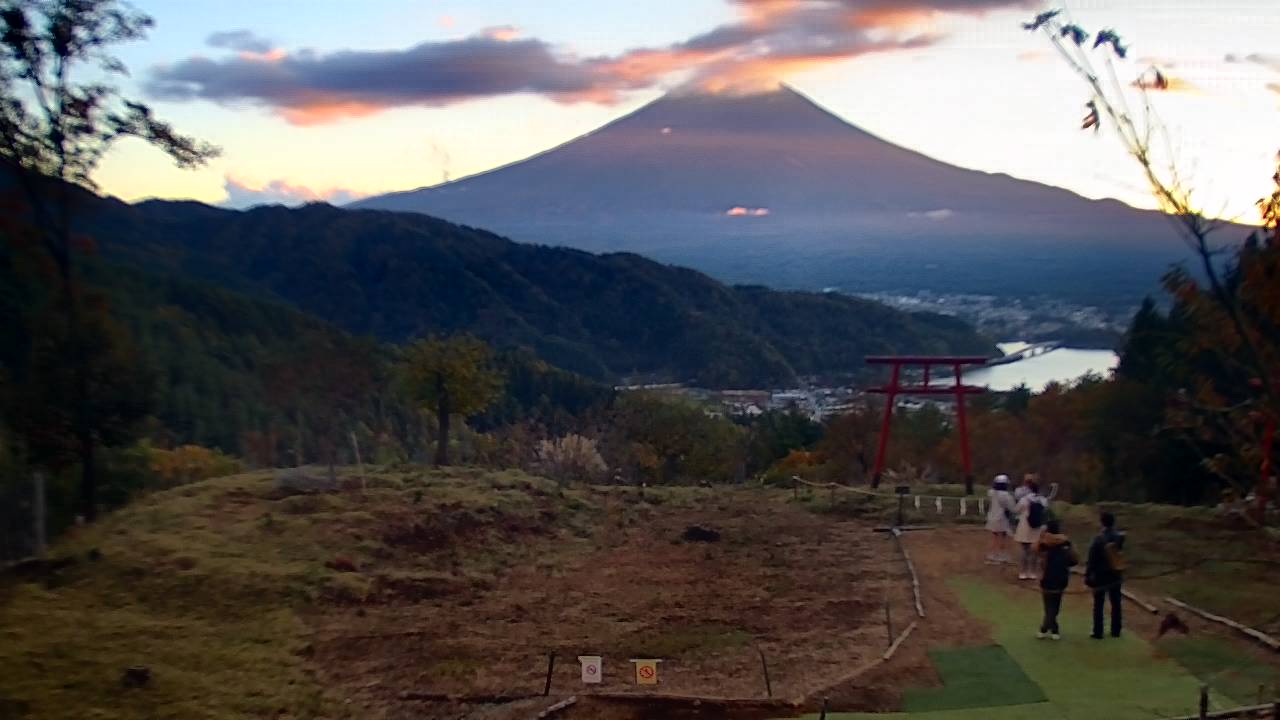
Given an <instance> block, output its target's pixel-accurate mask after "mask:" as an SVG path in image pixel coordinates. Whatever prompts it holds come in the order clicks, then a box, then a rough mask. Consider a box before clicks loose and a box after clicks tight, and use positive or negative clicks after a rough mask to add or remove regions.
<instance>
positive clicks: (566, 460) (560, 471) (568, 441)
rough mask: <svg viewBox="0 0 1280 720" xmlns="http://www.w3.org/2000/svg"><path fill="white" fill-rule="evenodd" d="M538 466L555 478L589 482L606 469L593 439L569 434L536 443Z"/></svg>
mask: <svg viewBox="0 0 1280 720" xmlns="http://www.w3.org/2000/svg"><path fill="white" fill-rule="evenodd" d="M537 454H538V466H539V468H540V469H541V470H542V471H543V472H545V473H546V474H548V475H550V476H551V477H553V478H554V479H556V480H559V481H561V482H564V481H566V480H575V481H579V482H591V481H595V480H599V479H600V478H602V477H604V475H605V473H607V472H608V471H609V466H608V465H606V464H605V461H604V458H603V457H601V456H600V451H599V449H597V448H596V441H595V440H592V439H591V438H588V437H583V436H582V435H576V434H570V435H565V436H564V437H562V438H556V439H554V440H543V441H541V442H540V443H538V453H537Z"/></svg>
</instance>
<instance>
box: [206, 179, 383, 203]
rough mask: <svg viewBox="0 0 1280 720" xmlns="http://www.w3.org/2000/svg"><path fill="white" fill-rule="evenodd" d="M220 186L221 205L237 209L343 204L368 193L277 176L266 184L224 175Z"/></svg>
mask: <svg viewBox="0 0 1280 720" xmlns="http://www.w3.org/2000/svg"><path fill="white" fill-rule="evenodd" d="M222 187H223V189H224V190H226V193H227V199H226V200H223V201H222V205H224V206H226V207H232V208H237V209H245V208H250V207H254V206H256V205H288V206H294V205H304V204H306V203H313V202H327V203H330V204H333V205H345V204H347V203H350V202H354V201H356V200H359V199H360V198H362V197H365V196H366V195H368V193H363V192H360V191H358V190H351V189H348V188H322V189H316V188H310V187H307V186H305V185H299V184H295V183H291V182H289V181H288V180H279V179H277V180H270V181H268V182H266V183H253V182H250V181H246V180H241V179H238V178H236V177H235V176H233V175H226V176H225V177H224V178H223V181H222Z"/></svg>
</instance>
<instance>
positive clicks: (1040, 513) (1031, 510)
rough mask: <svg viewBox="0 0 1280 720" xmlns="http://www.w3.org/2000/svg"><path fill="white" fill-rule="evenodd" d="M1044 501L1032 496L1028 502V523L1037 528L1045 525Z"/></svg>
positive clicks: (1032, 527)
mask: <svg viewBox="0 0 1280 720" xmlns="http://www.w3.org/2000/svg"><path fill="white" fill-rule="evenodd" d="M1044 510H1045V508H1044V501H1042V500H1039V499H1037V498H1034V497H1033V498H1031V499H1030V501H1029V502H1028V503H1027V525H1030V526H1031V529H1033V530H1036V529H1039V528H1041V527H1043V526H1044Z"/></svg>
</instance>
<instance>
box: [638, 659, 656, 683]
mask: <svg viewBox="0 0 1280 720" xmlns="http://www.w3.org/2000/svg"><path fill="white" fill-rule="evenodd" d="M631 662H633V663H635V666H636V684H637V685H657V684H658V663H660V662H662V661H661V660H632V661H631Z"/></svg>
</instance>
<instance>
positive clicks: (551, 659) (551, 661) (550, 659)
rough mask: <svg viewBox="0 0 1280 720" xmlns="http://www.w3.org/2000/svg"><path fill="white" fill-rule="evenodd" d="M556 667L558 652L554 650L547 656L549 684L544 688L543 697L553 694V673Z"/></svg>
mask: <svg viewBox="0 0 1280 720" xmlns="http://www.w3.org/2000/svg"><path fill="white" fill-rule="evenodd" d="M555 669H556V654H555V652H554V651H553V652H552V653H551V654H549V655H548V656H547V684H546V686H545V687H543V688H542V695H543V697H545V696H547V695H550V694H551V673H552V671H553V670H555Z"/></svg>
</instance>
